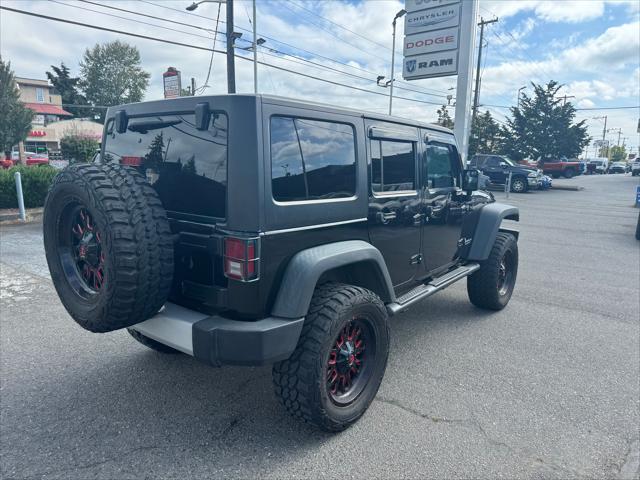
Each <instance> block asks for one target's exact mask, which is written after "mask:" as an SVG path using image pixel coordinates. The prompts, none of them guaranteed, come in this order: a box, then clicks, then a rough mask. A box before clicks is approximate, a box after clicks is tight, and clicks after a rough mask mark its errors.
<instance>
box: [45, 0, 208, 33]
mask: <svg viewBox="0 0 640 480" xmlns="http://www.w3.org/2000/svg"><path fill="white" fill-rule="evenodd" d="M80 1H84V0H80ZM49 2H52V3H57V4H58V5H64V6H65V7H71V8H77V9H80V10H84V11H87V12H94V13H98V14H100V15H106V16H108V17H113V18H119V19H121V20H127V21H129V22H135V23H139V24H141V25H148V26H150V27H156V28H161V29H163V30H169V31H172V32H177V33H182V34H184V35H191V36H192V37H199V38H206V39H207V40H210V39H211V37H208V36H204V35H199V34H197V33H191V32H185V31H184V30H178V29H175V28H169V27H164V26H162V25H157V24H155V23H149V22H143V21H142V20H136V19H134V18H127V17H123V16H122V15H114V14H113V13H107V12H101V11H100V10H94V9H93V8H88V7H83V6H81V5H73V4H70V3H64V2H60V1H58V0H49ZM90 3H93V2H90ZM118 10H122V9H118ZM216 33H218V32H216Z"/></svg>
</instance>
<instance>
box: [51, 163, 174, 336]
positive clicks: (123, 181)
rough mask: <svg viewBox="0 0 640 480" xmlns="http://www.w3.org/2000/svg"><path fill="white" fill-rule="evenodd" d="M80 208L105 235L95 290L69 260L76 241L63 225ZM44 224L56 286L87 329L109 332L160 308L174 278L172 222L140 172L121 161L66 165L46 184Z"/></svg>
mask: <svg viewBox="0 0 640 480" xmlns="http://www.w3.org/2000/svg"><path fill="white" fill-rule="evenodd" d="M70 209H71V210H70ZM78 209H80V210H83V211H84V212H85V215H86V214H88V215H89V216H90V217H91V218H92V221H91V222H92V226H93V227H94V229H95V232H99V233H100V234H101V235H100V237H99V238H100V242H101V243H100V248H101V251H102V252H103V253H104V257H103V261H101V265H102V266H103V276H102V284H101V286H100V287H99V289H98V290H95V291H93V290H91V289H90V288H89V289H87V288H86V287H87V284H86V283H85V284H83V283H82V282H78V278H79V277H78V276H79V275H80V268H79V267H77V265H78V264H77V263H76V264H73V261H71V263H70V261H69V260H68V259H69V256H70V255H71V256H73V255H74V253H73V252H74V250H73V247H72V246H69V245H67V244H71V245H72V244H73V240H67V236H66V235H70V232H67V231H66V229H65V225H68V224H73V222H74V220H71V221H70V220H69V219H68V218H69V217H70V215H71V214H69V213H68V212H69V211H73V212H75V211H76V210H78ZM69 222H70V223H69ZM74 228H75V225H74ZM43 230H44V245H45V252H46V257H47V263H48V265H49V271H50V272H51V278H52V280H53V284H54V286H55V288H56V291H57V292H58V296H59V297H60V300H61V301H62V304H63V305H64V306H65V308H66V309H67V311H68V312H69V314H70V315H71V317H72V318H73V319H74V320H75V321H76V322H77V323H78V324H79V325H81V326H82V327H83V328H85V329H87V330H90V331H92V332H109V331H112V330H117V329H120V328H124V327H129V326H131V325H135V324H136V323H139V322H142V321H144V320H147V319H148V318H150V317H151V316H153V315H154V314H155V313H157V312H158V310H159V309H160V308H161V307H162V305H163V304H164V303H165V301H166V300H167V297H168V295H169V290H170V288H171V283H172V279H173V240H172V237H171V232H170V229H169V223H168V220H167V216H166V212H165V210H164V209H163V207H162V203H161V202H160V199H159V197H158V195H157V194H156V192H155V190H154V189H153V188H152V187H151V186H150V185H149V183H148V182H147V181H146V179H145V178H144V177H143V176H142V175H141V174H140V173H138V172H137V171H136V170H134V169H132V168H130V167H125V166H121V165H119V164H76V165H71V166H69V167H67V168H65V169H64V170H62V171H61V172H60V173H59V174H58V175H57V176H56V177H55V179H54V181H53V184H52V186H51V188H50V189H49V193H48V195H47V199H46V201H45V207H44V217H43ZM85 231H86V229H85ZM95 237H96V238H98V234H97V233H96V235H95ZM65 252H66V253H65ZM63 265H64V266H63ZM65 268H66V270H65ZM77 277H78V278H77Z"/></svg>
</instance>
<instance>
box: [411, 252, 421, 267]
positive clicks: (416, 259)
mask: <svg viewBox="0 0 640 480" xmlns="http://www.w3.org/2000/svg"><path fill="white" fill-rule="evenodd" d="M419 263H422V255H421V254H419V253H418V254H417V255H413V256H412V257H411V260H410V261H409V264H410V265H417V264H419Z"/></svg>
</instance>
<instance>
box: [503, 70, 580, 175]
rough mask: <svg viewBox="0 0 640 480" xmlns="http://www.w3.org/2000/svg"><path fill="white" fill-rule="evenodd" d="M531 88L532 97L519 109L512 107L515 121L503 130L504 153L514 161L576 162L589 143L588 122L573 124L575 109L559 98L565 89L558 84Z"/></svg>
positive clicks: (523, 100) (509, 121)
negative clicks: (562, 160) (560, 91)
mask: <svg viewBox="0 0 640 480" xmlns="http://www.w3.org/2000/svg"><path fill="white" fill-rule="evenodd" d="M532 85H533V89H534V95H533V97H529V96H527V95H526V94H523V95H522V97H521V101H520V106H519V107H511V115H512V118H508V119H507V125H506V126H505V127H503V128H502V129H501V135H502V137H503V142H502V146H501V150H502V153H504V154H506V155H508V156H509V157H511V158H513V159H514V160H522V159H524V158H531V159H533V160H540V161H542V162H544V161H545V160H546V159H551V160H554V159H559V158H562V157H567V158H576V157H577V156H578V155H580V152H582V149H583V148H584V147H585V146H586V145H588V144H589V141H590V138H589V136H588V135H587V127H586V125H585V123H586V120H582V121H580V122H578V123H575V124H574V123H573V121H574V119H575V116H576V109H575V108H574V107H573V105H572V104H571V103H570V102H567V103H565V102H564V101H563V100H562V98H561V97H559V96H558V95H557V94H558V90H560V88H562V85H560V84H559V83H558V82H556V81H554V80H551V81H550V82H549V83H548V84H546V85H544V86H543V85H537V84H535V83H532Z"/></svg>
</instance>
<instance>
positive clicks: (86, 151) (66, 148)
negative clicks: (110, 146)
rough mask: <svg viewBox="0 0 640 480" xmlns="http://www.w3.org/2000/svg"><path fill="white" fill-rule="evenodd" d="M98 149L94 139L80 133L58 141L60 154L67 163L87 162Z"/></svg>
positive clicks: (66, 136) (98, 146)
mask: <svg viewBox="0 0 640 480" xmlns="http://www.w3.org/2000/svg"><path fill="white" fill-rule="evenodd" d="M99 148H100V144H99V143H98V141H97V140H96V139H94V138H92V137H89V136H87V135H83V134H81V133H71V134H67V135H65V136H64V137H62V138H61V139H60V152H61V153H62V156H63V158H65V159H67V160H69V163H80V162H88V161H90V160H91V159H92V158H93V156H94V155H95V154H96V151H97V150H98V149H99Z"/></svg>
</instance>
